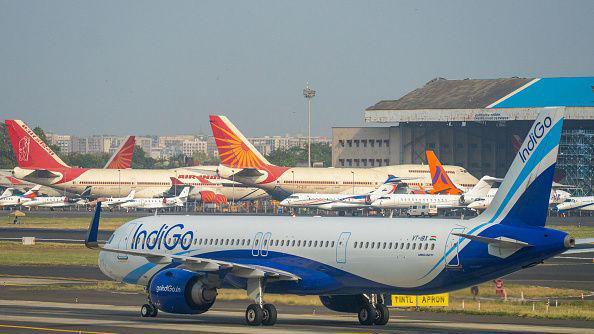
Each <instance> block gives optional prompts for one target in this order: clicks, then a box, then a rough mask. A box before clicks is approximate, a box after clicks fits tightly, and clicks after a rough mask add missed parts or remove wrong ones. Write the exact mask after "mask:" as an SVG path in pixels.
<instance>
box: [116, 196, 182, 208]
mask: <svg viewBox="0 0 594 334" xmlns="http://www.w3.org/2000/svg"><path fill="white" fill-rule="evenodd" d="M183 205H184V202H183V201H181V200H179V201H176V199H175V198H165V199H163V198H135V199H133V200H131V201H129V202H126V203H124V204H121V205H120V207H122V208H124V209H161V208H170V207H174V206H183Z"/></svg>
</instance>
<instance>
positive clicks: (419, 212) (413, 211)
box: [406, 203, 437, 217]
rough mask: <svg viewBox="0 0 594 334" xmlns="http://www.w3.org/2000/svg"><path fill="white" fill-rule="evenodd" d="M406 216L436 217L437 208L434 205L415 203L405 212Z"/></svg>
mask: <svg viewBox="0 0 594 334" xmlns="http://www.w3.org/2000/svg"><path fill="white" fill-rule="evenodd" d="M406 215H407V216H409V217H431V216H437V206H435V204H427V203H415V204H413V205H412V206H411V207H410V208H408V210H406Z"/></svg>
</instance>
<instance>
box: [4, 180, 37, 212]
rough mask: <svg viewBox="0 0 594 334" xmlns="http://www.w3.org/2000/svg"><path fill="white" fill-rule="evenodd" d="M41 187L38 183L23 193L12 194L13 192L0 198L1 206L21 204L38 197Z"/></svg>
mask: <svg viewBox="0 0 594 334" xmlns="http://www.w3.org/2000/svg"><path fill="white" fill-rule="evenodd" d="M40 188H41V186H40V185H37V186H35V187H33V188H31V189H30V190H29V191H27V192H26V193H24V194H22V195H12V192H11V195H8V196H5V197H1V198H0V207H5V206H6V207H10V206H19V205H22V204H24V203H26V202H29V201H31V200H32V199H34V198H35V197H37V194H38V192H39V189H40Z"/></svg>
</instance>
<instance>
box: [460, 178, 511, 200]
mask: <svg viewBox="0 0 594 334" xmlns="http://www.w3.org/2000/svg"><path fill="white" fill-rule="evenodd" d="M501 181H502V179H498V178H496V177H492V176H488V175H485V176H483V177H482V178H481V179H480V180H479V181H478V182H477V183H476V184H475V185H474V187H472V189H470V190H469V191H467V192H466V193H465V194H463V195H462V197H461V202H464V203H470V202H473V201H476V200H479V199H484V198H485V196H487V194H488V193H489V190H491V187H492V186H493V184H494V183H495V182H501Z"/></svg>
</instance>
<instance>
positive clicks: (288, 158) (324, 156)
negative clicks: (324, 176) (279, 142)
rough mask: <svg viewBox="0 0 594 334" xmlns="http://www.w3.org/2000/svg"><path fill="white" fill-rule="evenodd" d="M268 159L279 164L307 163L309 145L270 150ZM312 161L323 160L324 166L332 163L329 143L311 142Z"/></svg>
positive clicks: (289, 165) (294, 164) (295, 164)
mask: <svg viewBox="0 0 594 334" xmlns="http://www.w3.org/2000/svg"><path fill="white" fill-rule="evenodd" d="M266 159H268V161H269V162H270V163H272V164H275V165H278V166H286V167H292V166H298V165H307V147H290V148H288V149H286V150H284V149H278V150H274V151H272V152H270V154H268V155H267V156H266ZM311 161H312V163H315V162H323V163H324V166H326V167H328V166H331V165H332V149H331V148H330V145H328V144H322V143H314V144H311Z"/></svg>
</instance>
